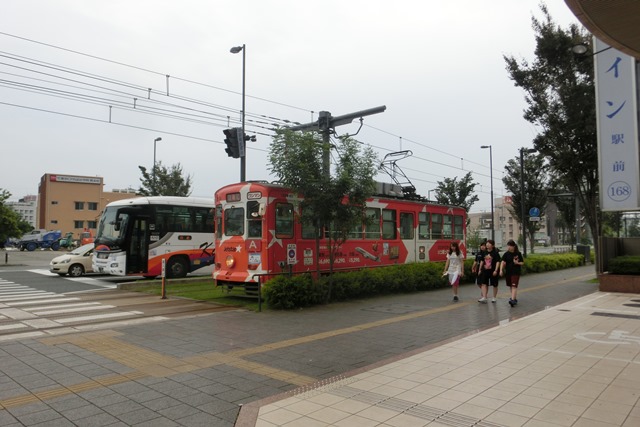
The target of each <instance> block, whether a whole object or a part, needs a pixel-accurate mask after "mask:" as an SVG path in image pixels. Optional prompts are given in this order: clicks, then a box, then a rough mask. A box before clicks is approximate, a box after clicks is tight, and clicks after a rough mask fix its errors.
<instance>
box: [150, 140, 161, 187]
mask: <svg viewBox="0 0 640 427" xmlns="http://www.w3.org/2000/svg"><path fill="white" fill-rule="evenodd" d="M158 141H162V138H160V137H157V138H156V139H154V140H153V192H154V193H155V192H157V191H158V189H157V188H156V143H157V142H158ZM152 195H153V196H157V194H152Z"/></svg>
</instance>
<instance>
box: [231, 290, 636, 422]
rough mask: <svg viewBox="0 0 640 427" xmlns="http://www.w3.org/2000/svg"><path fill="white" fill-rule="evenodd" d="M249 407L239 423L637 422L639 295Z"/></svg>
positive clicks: (590, 304)
mask: <svg viewBox="0 0 640 427" xmlns="http://www.w3.org/2000/svg"><path fill="white" fill-rule="evenodd" d="M394 359H395V360H387V361H385V362H382V363H377V364H375V365H371V366H368V367H365V368H362V369H359V370H357V371H354V372H351V373H349V374H346V375H344V376H340V377H336V378H334V379H328V380H324V381H322V382H320V383H316V384H315V385H314V386H310V387H309V386H308V387H302V388H299V389H296V390H294V391H290V392H286V393H283V394H280V395H279V396H274V397H269V398H265V399H263V400H261V401H257V402H252V403H249V404H246V405H245V406H244V407H243V408H242V410H241V412H240V416H239V418H238V421H237V422H236V426H242V427H244V426H254V425H255V426H257V427H272V426H288V427H294V426H304V427H314V426H328V425H331V426H349V427H352V426H397V427H399V426H411V427H414V426H484V427H496V426H509V427H511V426H536V427H545V426H548V427H557V426H575V427H596V426H601V427H609V426H625V427H627V426H628V427H631V426H636V427H637V426H640V404H639V401H638V399H639V397H640V295H634V294H610V293H601V292H596V293H594V294H590V295H587V296H584V297H582V298H578V299H576V300H573V301H570V302H567V303H564V304H561V305H559V306H555V307H553V308H550V309H548V310H544V311H541V312H539V313H536V314H533V315H530V316H527V317H524V318H521V319H518V320H515V321H511V322H508V321H503V322H502V324H501V325H500V326H498V327H494V328H491V329H488V330H486V331H483V332H480V333H477V334H474V335H470V336H467V337H463V338H460V339H455V340H453V341H450V342H447V343H444V344H440V345H439V344H436V345H431V346H428V347H426V348H422V349H419V350H414V351H412V352H411V353H410V354H408V355H407V354H405V355H401V356H397V357H395V358H394Z"/></svg>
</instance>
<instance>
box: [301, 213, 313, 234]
mask: <svg viewBox="0 0 640 427" xmlns="http://www.w3.org/2000/svg"><path fill="white" fill-rule="evenodd" d="M307 209H309V208H302V216H301V218H300V222H301V224H302V238H303V239H315V238H316V228H315V227H314V226H313V223H311V222H310V221H308V220H305V219H306V218H307V216H306V215H305V213H306V212H307Z"/></svg>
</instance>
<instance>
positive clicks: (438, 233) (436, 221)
mask: <svg viewBox="0 0 640 427" xmlns="http://www.w3.org/2000/svg"><path fill="white" fill-rule="evenodd" d="M431 238H432V239H442V214H432V215H431Z"/></svg>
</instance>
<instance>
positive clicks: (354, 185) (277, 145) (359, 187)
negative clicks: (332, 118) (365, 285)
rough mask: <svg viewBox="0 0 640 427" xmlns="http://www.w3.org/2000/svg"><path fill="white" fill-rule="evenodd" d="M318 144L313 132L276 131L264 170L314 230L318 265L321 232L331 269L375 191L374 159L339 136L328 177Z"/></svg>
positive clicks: (375, 162) (375, 171) (299, 215)
mask: <svg viewBox="0 0 640 427" xmlns="http://www.w3.org/2000/svg"><path fill="white" fill-rule="evenodd" d="M323 144H324V142H323V140H322V138H321V137H320V135H318V134H317V133H314V132H304V133H302V132H293V131H291V130H287V129H278V130H277V131H276V135H275V136H274V137H273V141H272V143H271V147H270V153H269V170H270V171H271V172H272V173H273V174H274V175H276V176H277V177H278V181H279V182H280V183H281V184H282V185H284V186H285V187H287V188H290V189H291V190H293V191H294V192H295V193H297V194H298V195H299V196H300V201H299V204H298V207H297V214H298V218H299V220H300V221H301V222H302V223H303V224H306V225H309V226H312V227H313V228H314V229H315V236H316V254H315V255H316V265H317V266H319V265H320V263H319V262H318V261H319V259H318V257H319V255H320V236H321V234H322V231H323V230H324V231H325V233H326V235H327V236H328V238H329V245H328V246H329V268H330V270H333V258H334V253H335V250H336V249H337V248H338V247H339V246H340V245H341V244H342V243H344V241H345V240H346V239H347V238H348V236H349V233H351V232H352V231H353V230H354V228H355V227H357V226H358V225H361V224H362V222H363V218H365V209H366V200H367V199H368V198H369V197H371V195H372V194H373V192H374V191H375V180H374V177H375V175H376V173H377V164H378V160H377V158H376V155H375V153H374V152H373V150H372V149H371V148H370V147H363V146H362V145H361V144H360V143H358V142H357V141H356V140H354V139H351V138H348V137H346V138H340V139H339V140H338V143H337V144H336V146H335V147H334V148H335V149H336V151H337V153H338V160H337V163H336V164H335V165H334V171H333V176H332V175H331V174H330V173H327V171H325V170H324V167H323V162H322V152H323V148H324V147H323ZM329 230H330V231H329ZM332 241H333V244H332V243H331V242H332ZM329 292H331V290H329ZM329 296H330V295H329Z"/></svg>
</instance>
